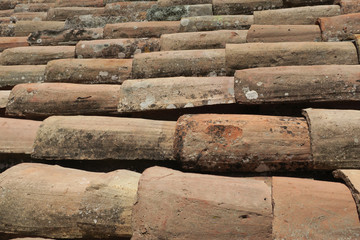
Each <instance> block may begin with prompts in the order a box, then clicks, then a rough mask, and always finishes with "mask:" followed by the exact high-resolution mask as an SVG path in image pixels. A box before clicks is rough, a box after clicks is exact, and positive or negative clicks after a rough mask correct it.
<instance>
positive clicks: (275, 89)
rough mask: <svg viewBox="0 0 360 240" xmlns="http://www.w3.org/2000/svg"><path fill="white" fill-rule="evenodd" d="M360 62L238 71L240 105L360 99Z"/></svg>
mask: <svg viewBox="0 0 360 240" xmlns="http://www.w3.org/2000/svg"><path fill="white" fill-rule="evenodd" d="M359 79H360V66H359V65H316V66H285V67H271V68H254V69H244V70H239V71H236V73H235V96H236V100H237V102H238V103H240V104H249V103H254V104H263V103H285V102H292V103H298V102H318V101H330V102H336V101H359V100H360V88H359V87H358V83H359Z"/></svg>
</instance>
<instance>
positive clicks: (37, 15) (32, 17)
mask: <svg viewBox="0 0 360 240" xmlns="http://www.w3.org/2000/svg"><path fill="white" fill-rule="evenodd" d="M46 18H47V13H46V12H20V13H14V14H13V15H11V18H10V20H11V21H12V22H17V21H34V22H42V21H46Z"/></svg>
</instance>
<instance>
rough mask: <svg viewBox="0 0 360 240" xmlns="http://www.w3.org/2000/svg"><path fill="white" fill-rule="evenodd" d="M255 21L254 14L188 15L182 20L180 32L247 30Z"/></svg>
mask: <svg viewBox="0 0 360 240" xmlns="http://www.w3.org/2000/svg"><path fill="white" fill-rule="evenodd" d="M253 23H254V16H252V15H238V16H230V15H217V16H201V17H188V18H183V19H181V21H180V32H199V31H214V30H222V29H227V30H246V29H249V28H250V26H251V24H253Z"/></svg>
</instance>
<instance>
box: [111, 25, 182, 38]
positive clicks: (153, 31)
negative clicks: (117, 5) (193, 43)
mask: <svg viewBox="0 0 360 240" xmlns="http://www.w3.org/2000/svg"><path fill="white" fill-rule="evenodd" d="M179 25H180V22H178V21H168V22H161V21H159V22H138V23H137V22H128V23H118V24H107V25H106V26H105V28H104V38H144V37H157V38H159V37H160V36H161V35H162V34H164V33H177V32H179Z"/></svg>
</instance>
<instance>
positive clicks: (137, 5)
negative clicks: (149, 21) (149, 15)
mask: <svg viewBox="0 0 360 240" xmlns="http://www.w3.org/2000/svg"><path fill="white" fill-rule="evenodd" d="M155 4H156V1H132V2H131V1H129V2H117V3H110V4H106V6H105V14H107V15H113V16H117V15H120V16H122V17H124V22H141V21H145V20H146V11H147V10H148V9H150V8H151V7H152V6H154V5H155Z"/></svg>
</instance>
